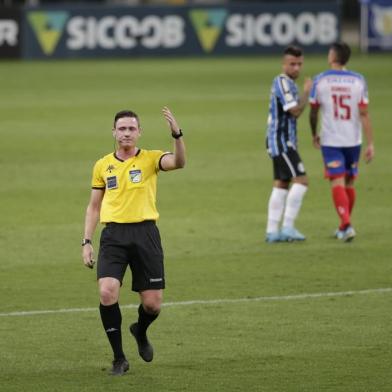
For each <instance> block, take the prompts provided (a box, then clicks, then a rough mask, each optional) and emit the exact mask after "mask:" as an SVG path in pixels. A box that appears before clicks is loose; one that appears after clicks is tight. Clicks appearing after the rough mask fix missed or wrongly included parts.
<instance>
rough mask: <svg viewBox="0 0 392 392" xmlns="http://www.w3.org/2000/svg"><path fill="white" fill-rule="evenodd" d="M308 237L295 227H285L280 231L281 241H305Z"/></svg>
mask: <svg viewBox="0 0 392 392" xmlns="http://www.w3.org/2000/svg"><path fill="white" fill-rule="evenodd" d="M305 239H306V237H305V236H304V235H303V234H302V233H300V232H299V231H298V230H297V229H296V228H294V227H283V228H282V230H281V232H280V240H281V241H288V242H292V241H305Z"/></svg>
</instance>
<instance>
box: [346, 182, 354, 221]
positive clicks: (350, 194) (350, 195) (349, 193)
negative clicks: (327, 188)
mask: <svg viewBox="0 0 392 392" xmlns="http://www.w3.org/2000/svg"><path fill="white" fill-rule="evenodd" d="M346 193H347V197H348V205H349V211H350V215H351V211H352V210H353V207H354V204H355V188H346Z"/></svg>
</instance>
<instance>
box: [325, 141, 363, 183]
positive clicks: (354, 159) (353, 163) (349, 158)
mask: <svg viewBox="0 0 392 392" xmlns="http://www.w3.org/2000/svg"><path fill="white" fill-rule="evenodd" d="M321 152H322V154H323V159H324V168H325V177H326V178H338V177H351V178H355V177H357V175H358V161H359V157H360V154H361V146H354V147H328V146H321Z"/></svg>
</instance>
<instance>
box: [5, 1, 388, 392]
mask: <svg viewBox="0 0 392 392" xmlns="http://www.w3.org/2000/svg"><path fill="white" fill-rule="evenodd" d="M344 4H345V3H344ZM344 4H343V5H344ZM356 7H357V6H356ZM357 9H358V8H357ZM347 24H348V25H349V26H350V29H349V30H348V31H347V30H346V29H345V26H346V25H347ZM353 27H355V29H353ZM357 28H358V24H357V20H356V19H350V18H349V15H347V18H346V17H345V18H344V19H343V22H342V33H343V37H349V38H350V37H351V44H353V45H354V46H357V45H358V29H357ZM390 64H391V55H390V53H388V52H386V53H378V54H371V55H368V54H361V53H360V52H359V50H358V48H357V47H355V48H354V56H353V58H352V61H351V63H350V68H352V69H355V70H357V71H359V72H362V73H364V74H365V75H366V77H367V80H368V84H369V88H370V98H371V106H370V110H371V116H372V120H373V124H374V130H375V142H376V159H375V161H374V162H373V163H372V164H371V165H365V164H363V163H362V164H361V168H360V170H361V174H360V177H359V180H358V196H359V197H358V204H357V206H356V212H355V215H354V224H355V227H356V229H357V231H358V237H357V238H356V240H355V242H354V243H352V244H349V245H347V244H341V243H337V242H336V241H335V240H334V239H332V237H331V234H332V232H333V230H334V229H335V226H336V224H337V221H336V217H335V214H334V211H333V208H332V203H331V200H330V195H329V188H328V183H326V181H325V180H324V179H323V178H322V167H321V159H320V155H319V152H318V151H316V150H314V149H313V148H312V146H311V139H310V131H309V128H308V125H307V112H305V114H304V115H303V117H302V118H301V120H300V124H299V125H300V126H299V128H300V143H301V145H300V147H301V152H302V154H303V158H304V162H305V164H306V168H307V171H308V174H309V177H310V190H309V193H308V195H307V196H306V200H305V202H304V206H303V210H302V212H301V216H300V218H299V221H298V225H299V227H300V228H301V229H302V230H303V231H304V232H305V233H306V234H307V236H308V240H307V241H306V242H305V243H304V244H277V245H276V246H270V245H267V244H265V243H264V242H263V238H264V229H265V223H266V205H267V200H268V196H269V192H270V187H271V167H270V161H269V159H268V157H267V156H266V154H265V151H264V129H265V126H264V124H265V120H266V116H267V109H268V107H267V106H268V94H269V88H270V83H271V80H272V78H273V77H274V76H275V75H276V73H277V72H279V70H280V56H275V55H263V56H261V55H247V56H223V57H219V56H213V57H186V58H183V57H170V58H168V57H162V56H161V57H155V58H147V59H146V58H143V57H138V58H134V59H124V58H123V59H87V60H81V59H74V60H53V59H52V60H49V61H48V60H29V61H20V60H4V59H3V60H1V61H0V86H1V101H0V113H1V118H0V133H1V143H0V151H1V155H0V167H1V172H2V186H1V188H0V195H1V196H0V197H1V203H0V205H1V223H2V224H1V226H0V249H1V253H0V255H1V256H0V258H1V262H0V276H1V286H0V292H1V298H2V301H1V306H0V330H1V337H0V367H1V369H2V372H1V374H0V383H1V389H2V390H4V391H7V392H8V391H22V390H26V391H75V390H82V391H105V390H108V389H110V390H112V391H120V390H124V389H125V388H128V389H137V390H138V391H151V390H157V391H223V390H227V391H266V392H269V391H301V392H302V391H309V392H310V391H312V392H313V391H353V392H354V391H355V392H358V391H390V390H391V384H392V377H391V374H390V368H391V358H390V351H391V342H390V336H391V321H392V320H391V313H390V299H391V293H392V281H391V256H390V253H391V252H390V249H391V245H390V233H391V229H392V211H391V207H390V195H391V191H392V186H391V184H390V181H389V178H390V173H391V169H390V168H391V164H392V158H391V153H390V146H391V144H392V140H391V133H390V132H389V128H390V127H389V123H390V120H389V118H390V114H389V112H390V105H391V102H392V92H391V91H392V79H391V67H390ZM326 66H327V64H326V56H325V53H320V54H308V55H307V56H306V59H305V68H304V73H303V76H305V75H315V74H316V73H318V72H320V71H322V70H324V69H325V68H326ZM302 81H303V78H302V77H301V80H300V81H299V84H300V85H301V83H302ZM163 105H168V106H169V107H171V108H172V109H173V111H174V113H175V114H176V115H177V116H178V119H179V121H180V123H181V125H182V127H183V128H184V133H185V135H186V142H187V148H188V163H187V167H186V169H185V170H184V171H179V172H178V173H177V172H174V173H169V174H163V175H161V176H160V179H159V182H160V183H159V193H158V199H159V204H158V207H159V210H160V212H161V219H160V221H159V226H160V228H161V232H162V237H163V242H164V247H165V249H166V266H167V280H168V288H167V290H166V291H165V300H166V304H167V306H166V307H165V308H164V311H163V312H162V315H161V318H160V320H159V323H157V325H156V326H153V327H152V329H151V338H152V340H153V342H154V344H155V347H156V352H157V356H156V360H154V362H153V363H151V364H145V363H142V362H141V361H140V360H139V359H138V356H137V353H136V348H135V347H134V345H133V342H132V340H131V339H130V337H128V336H127V331H126V326H127V325H128V324H129V323H131V322H132V321H133V320H134V319H135V317H136V306H137V298H136V297H135V296H134V295H130V294H129V285H128V283H126V284H124V287H123V288H122V294H121V304H122V305H124V312H123V322H124V346H125V350H126V354H127V356H128V357H129V360H130V362H131V371H130V373H129V374H128V375H127V376H126V377H123V378H120V379H112V378H109V377H108V376H107V375H106V371H107V367H108V365H109V363H110V360H111V356H110V352H109V348H108V347H107V342H106V339H105V336H104V333H103V331H102V328H101V326H100V320H99V315H98V310H97V305H98V303H97V302H98V300H97V290H96V283H95V278H94V272H91V271H89V270H87V269H86V268H84V267H83V266H82V262H81V257H80V239H81V236H82V231H83V218H84V211H85V207H86V204H87V201H88V197H89V184H90V175H91V169H92V165H93V163H94V161H95V160H96V159H97V158H98V157H100V156H102V155H104V154H106V153H107V152H108V151H109V150H111V149H112V140H111V139H112V138H111V134H110V128H111V125H112V124H111V123H112V116H113V113H114V112H116V111H117V110H119V109H122V108H124V107H130V108H131V109H134V110H135V111H137V112H138V113H139V114H140V116H141V119H142V125H143V129H144V134H143V138H142V145H143V147H146V148H162V149H170V147H171V140H170V138H169V137H168V135H167V133H168V132H167V129H166V124H165V122H164V121H163V119H162V118H161V115H160V110H161V107H162V106H163ZM98 234H99V233H97V235H96V238H94V243H95V244H97V241H98V238H99V235H98ZM128 279H129V277H128ZM128 282H129V280H128ZM125 305H129V306H125Z"/></svg>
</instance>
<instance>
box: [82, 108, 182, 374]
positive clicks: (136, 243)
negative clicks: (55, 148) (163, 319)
mask: <svg viewBox="0 0 392 392" xmlns="http://www.w3.org/2000/svg"><path fill="white" fill-rule="evenodd" d="M162 112H163V116H164V117H165V119H166V121H167V122H168V124H169V127H170V130H171V135H172V137H173V138H174V153H168V152H163V151H160V150H144V149H141V148H139V147H137V143H138V140H139V138H140V136H141V126H140V121H139V117H138V116H137V114H136V113H134V112H132V111H130V110H124V111H121V112H118V113H117V114H116V115H115V117H114V125H113V130H112V132H113V137H114V138H115V140H116V143H117V146H116V151H115V152H114V153H110V154H108V155H106V156H104V157H103V158H102V159H100V160H98V161H97V162H96V164H95V166H94V170H93V177H92V191H91V197H90V201H89V204H88V206H87V211H86V218H85V228H84V238H83V241H82V249H83V250H82V257H83V262H84V265H85V266H86V267H89V268H93V265H94V259H93V246H92V242H91V240H92V238H93V234H94V231H95V228H96V226H97V223H98V220H99V219H100V221H101V223H103V224H104V225H105V228H104V229H103V230H102V233H101V239H100V248H99V255H98V264H97V279H98V286H99V295H100V306H99V310H100V314H101V319H102V324H103V327H104V329H105V331H106V335H107V337H108V339H109V342H110V345H111V347H112V349H113V354H114V360H113V363H112V369H111V372H110V374H112V375H116V376H122V375H123V374H124V373H125V372H126V371H127V370H128V369H129V363H128V361H127V359H126V357H125V355H124V352H123V348H122V337H121V320H122V318H121V311H120V307H119V304H118V299H119V294H120V286H121V285H122V281H123V277H124V274H125V271H126V269H127V267H128V265H129V266H130V269H131V271H132V290H133V291H136V292H138V293H139V296H140V302H141V303H140V305H139V309H138V315H139V316H138V321H137V322H136V323H134V324H132V325H131V326H130V327H129V329H130V333H131V334H132V335H133V336H134V338H135V340H136V343H137V346H138V351H139V355H140V356H141V357H142V358H143V360H144V361H146V362H150V361H152V359H153V348H152V346H151V344H150V342H149V341H148V339H147V333H146V331H147V328H148V327H149V325H150V324H151V323H152V322H153V321H154V320H155V319H156V318H157V317H158V315H159V312H160V310H161V304H162V290H163V289H164V288H165V276H164V267H163V251H162V247H161V239H160V236H159V231H158V228H157V226H156V224H155V221H156V220H157V219H158V217H159V214H158V211H157V209H156V205H155V204H156V187H157V176H158V173H159V171H168V170H175V169H180V168H183V167H184V166H185V145H184V141H183V137H182V131H181V129H180V127H179V126H178V124H177V121H176V119H175V117H174V116H173V114H172V113H171V111H170V110H169V109H168V108H167V107H164V108H163V110H162Z"/></svg>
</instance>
